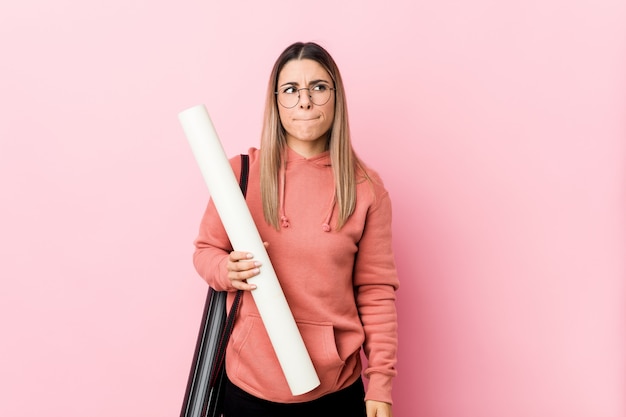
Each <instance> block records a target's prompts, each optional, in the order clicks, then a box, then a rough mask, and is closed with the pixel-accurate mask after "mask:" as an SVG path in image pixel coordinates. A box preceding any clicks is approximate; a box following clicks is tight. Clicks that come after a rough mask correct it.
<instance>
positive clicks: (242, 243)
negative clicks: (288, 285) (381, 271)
mask: <svg viewBox="0 0 626 417" xmlns="http://www.w3.org/2000/svg"><path fill="white" fill-rule="evenodd" d="M178 118H179V120H180V123H181V124H182V126H183V130H184V131H185V135H186V136H187V140H188V141H189V144H190V145H191V150H192V151H193V154H194V156H195V158H196V161H197V163H198V165H199V166H200V170H201V171H202V176H203V177H204V180H205V182H206V185H207V187H208V188H209V193H210V195H211V198H212V199H213V203H214V204H215V208H216V209H217V213H218V215H219V216H220V219H221V221H222V224H223V225H224V229H225V230H226V233H227V234H228V238H229V239H230V243H231V244H232V246H233V249H235V250H245V251H249V252H252V253H253V254H254V258H255V259H256V260H258V261H260V262H261V263H262V265H263V266H262V267H261V268H260V271H261V272H260V274H259V275H257V276H256V277H254V278H252V279H249V280H248V282H250V283H254V284H255V285H256V286H257V288H256V289H255V290H254V291H252V296H253V298H254V302H255V303H256V306H257V308H258V310H259V314H260V315H261V319H262V320H263V324H264V325H265V329H266V330H267V334H268V335H269V338H270V341H271V343H272V346H273V348H274V351H275V352H276V356H277V357H278V361H279V363H280V366H281V368H282V371H283V373H284V375H285V378H286V379H287V383H288V384H289V389H290V390H291V393H292V394H293V395H301V394H304V393H307V392H309V391H311V390H313V389H314V388H316V387H317V386H319V384H320V380H319V378H318V376H317V373H316V372H315V368H314V367H313V362H311V357H310V356H309V353H308V352H307V350H306V346H305V345H304V341H303V340H302V336H301V335H300V332H299V330H298V326H297V325H296V321H295V320H294V318H293V314H292V313H291V310H290V309H289V305H288V304H287V299H286V298H285V295H284V293H283V290H282V288H281V287H280V283H279V282H278V278H277V277H276V272H275V271H274V268H273V267H272V263H271V262H270V259H269V256H268V254H267V251H266V250H265V246H264V245H263V241H262V240H261V236H260V235H259V232H258V230H257V228H256V225H255V224H254V220H253V219H252V215H251V214H250V211H249V210H248V206H247V205H246V201H245V199H244V197H243V195H242V194H241V191H240V188H239V184H238V182H237V178H236V177H235V174H234V173H233V170H232V168H231V166H230V163H229V161H228V158H227V157H226V154H225V152H224V148H223V147H222V144H221V142H220V140H219V138H218V136H217V133H216V132H215V128H214V127H213V123H212V122H211V118H210V116H209V113H208V112H207V110H206V107H205V106H204V105H198V106H194V107H191V108H189V109H187V110H184V111H182V112H181V113H180V114H179V115H178Z"/></svg>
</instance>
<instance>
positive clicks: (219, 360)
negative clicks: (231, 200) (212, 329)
mask: <svg viewBox="0 0 626 417" xmlns="http://www.w3.org/2000/svg"><path fill="white" fill-rule="evenodd" d="M249 165H250V157H249V156H248V155H243V154H242V155H241V175H240V177H239V187H240V188H241V193H242V194H243V196H244V198H245V197H246V193H247V191H248V173H249V171H250V167H249ZM242 294H243V290H237V294H235V300H234V301H233V305H232V306H231V307H230V311H229V312H228V317H227V318H226V324H225V326H224V332H223V333H222V337H221V339H220V342H219V345H218V348H217V353H216V361H215V363H214V364H213V366H215V367H216V369H219V367H221V366H223V363H224V360H225V358H226V346H228V340H229V339H230V335H231V333H232V332H233V327H234V325H235V318H236V317H237V312H238V311H239V304H240V303H241V296H242ZM213 376H214V378H217V377H218V373H217V372H213ZM216 382H217V381H215V380H213V381H211V383H210V384H211V386H213V385H215V383H216Z"/></svg>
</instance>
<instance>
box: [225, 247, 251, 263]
mask: <svg viewBox="0 0 626 417" xmlns="http://www.w3.org/2000/svg"><path fill="white" fill-rule="evenodd" d="M253 257H254V255H253V254H251V253H250V252H243V251H235V250H234V251H232V252H231V253H230V254H229V255H228V260H229V261H231V262H238V261H244V260H249V259H252V258H253Z"/></svg>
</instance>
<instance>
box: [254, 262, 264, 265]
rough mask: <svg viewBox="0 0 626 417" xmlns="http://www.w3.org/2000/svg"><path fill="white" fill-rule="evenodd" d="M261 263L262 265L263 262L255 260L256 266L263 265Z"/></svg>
mask: <svg viewBox="0 0 626 417" xmlns="http://www.w3.org/2000/svg"><path fill="white" fill-rule="evenodd" d="M261 265H262V264H261V262H259V261H254V266H261Z"/></svg>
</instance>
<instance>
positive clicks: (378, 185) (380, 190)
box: [356, 161, 387, 196]
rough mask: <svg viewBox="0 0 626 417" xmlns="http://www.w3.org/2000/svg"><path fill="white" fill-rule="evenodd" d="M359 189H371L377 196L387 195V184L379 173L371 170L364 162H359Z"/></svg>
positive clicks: (357, 172)
mask: <svg viewBox="0 0 626 417" xmlns="http://www.w3.org/2000/svg"><path fill="white" fill-rule="evenodd" d="M356 178H357V181H356V182H357V187H358V188H364V187H369V188H371V189H372V190H373V191H374V193H375V194H376V195H377V196H380V195H381V194H387V190H386V189H385V184H384V182H383V179H382V177H381V176H380V174H379V173H378V171H376V170H374V169H373V168H371V167H370V166H369V165H367V164H366V163H364V162H363V161H359V162H358V164H357V169H356Z"/></svg>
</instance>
